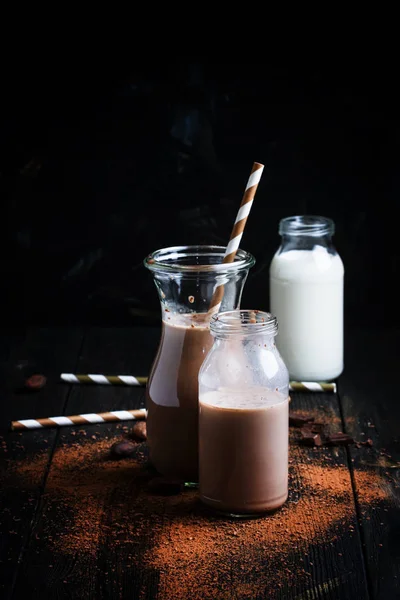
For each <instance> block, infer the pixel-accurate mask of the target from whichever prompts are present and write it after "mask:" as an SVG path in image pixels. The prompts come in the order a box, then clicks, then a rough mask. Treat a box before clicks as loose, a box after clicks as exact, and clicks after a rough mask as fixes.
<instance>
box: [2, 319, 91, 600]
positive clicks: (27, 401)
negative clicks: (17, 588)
mask: <svg viewBox="0 0 400 600" xmlns="http://www.w3.org/2000/svg"><path fill="white" fill-rule="evenodd" d="M18 338H20V336H18ZM81 342H82V332H81V331H80V330H79V329H57V328H52V329H46V328H39V329H34V330H31V331H30V332H29V333H28V335H27V336H26V338H25V339H24V340H23V341H21V340H20V339H18V343H16V344H15V345H14V347H13V348H12V350H11V352H10V354H9V355H8V356H7V358H5V360H4V361H3V362H2V377H1V382H2V390H1V393H2V402H1V429H2V431H1V435H2V438H1V440H0V441H1V442H2V444H1V447H0V473H1V474H0V478H1V490H0V515H1V519H0V528H1V532H0V540H1V543H0V590H1V594H0V595H1V598H9V597H11V594H12V589H13V585H14V580H15V577H16V573H17V569H18V563H19V561H20V560H22V558H23V555H24V549H25V544H26V543H27V542H28V540H29V539H30V534H31V525H32V521H33V520H34V518H35V515H36V512H37V510H38V506H39V503H40V499H41V495H42V491H43V485H44V482H45V478H46V475H47V468H48V464H49V461H50V459H51V455H52V450H53V446H54V443H55V440H56V431H46V432H45V433H44V434H43V432H42V431H35V432H33V431H32V432H26V433H24V434H21V433H16V432H14V433H10V432H9V431H8V429H9V424H10V421H11V420H12V419H15V418H31V417H32V418H35V417H41V416H47V415H54V414H56V413H57V414H62V411H63V409H64V406H65V402H66V399H67V395H68V391H69V390H68V387H65V386H58V385H57V384H56V383H55V382H56V380H57V375H58V373H59V372H60V369H63V368H65V367H67V366H68V367H69V368H71V369H75V367H76V363H77V357H78V354H79V349H80V345H81ZM38 372H39V373H43V374H46V375H47V376H48V377H49V380H50V381H52V382H53V383H50V384H49V385H47V386H46V387H44V388H43V389H41V390H40V391H38V392H34V393H32V392H29V391H27V390H26V389H24V388H23V383H24V379H25V376H26V375H29V374H31V373H38Z"/></svg>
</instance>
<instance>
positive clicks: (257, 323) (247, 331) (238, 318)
mask: <svg viewBox="0 0 400 600" xmlns="http://www.w3.org/2000/svg"><path fill="white" fill-rule="evenodd" d="M210 330H211V333H212V334H213V335H214V336H215V337H223V336H227V335H234V334H241V335H245V336H250V335H254V334H268V335H274V336H275V335H276V334H277V333H278V321H277V318H276V317H274V315H272V314H271V313H268V312H263V311H261V310H248V309H241V310H230V311H226V312H222V313H218V314H217V315H214V316H213V317H212V319H211V322H210Z"/></svg>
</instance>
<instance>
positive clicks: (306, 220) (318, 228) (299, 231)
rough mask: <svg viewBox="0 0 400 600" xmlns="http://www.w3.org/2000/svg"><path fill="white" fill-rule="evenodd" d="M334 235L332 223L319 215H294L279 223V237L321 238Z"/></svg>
mask: <svg viewBox="0 0 400 600" xmlns="http://www.w3.org/2000/svg"><path fill="white" fill-rule="evenodd" d="M334 233H335V223H334V221H333V220H332V219H330V218H329V217H322V216H320V215H294V216H292V217H286V218H284V219H281V220H280V221H279V234H280V235H308V236H321V235H333V234H334Z"/></svg>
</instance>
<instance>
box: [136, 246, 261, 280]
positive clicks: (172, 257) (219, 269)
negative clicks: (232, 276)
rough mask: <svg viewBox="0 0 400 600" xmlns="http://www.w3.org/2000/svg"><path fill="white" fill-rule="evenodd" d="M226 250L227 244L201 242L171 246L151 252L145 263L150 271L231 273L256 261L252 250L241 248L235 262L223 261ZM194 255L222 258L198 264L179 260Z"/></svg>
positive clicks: (199, 257)
mask: <svg viewBox="0 0 400 600" xmlns="http://www.w3.org/2000/svg"><path fill="white" fill-rule="evenodd" d="M225 250H226V248H225V246H215V245H207V244H205V245H201V244H199V245H196V246H171V247H168V248H160V249H158V250H155V251H154V252H151V253H150V254H149V255H148V256H146V258H145V259H144V261H143V263H144V266H145V267H146V268H147V269H149V270H150V271H158V272H166V273H207V272H208V273H210V272H211V273H229V272H232V271H240V270H241V269H250V267H252V266H253V265H254V264H255V262H256V259H255V258H254V256H253V255H252V254H250V252H246V251H245V250H242V249H241V248H239V249H238V250H237V252H236V256H235V259H234V261H233V262H231V263H223V262H222V259H223V257H224V255H225ZM192 256H193V258H196V259H197V260H198V261H199V260H200V259H201V257H216V258H220V259H221V260H220V262H217V263H215V264H207V263H201V262H198V263H197V264H180V263H179V260H182V261H183V260H184V259H187V258H190V257H192Z"/></svg>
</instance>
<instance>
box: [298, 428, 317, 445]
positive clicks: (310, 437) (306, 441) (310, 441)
mask: <svg viewBox="0 0 400 600" xmlns="http://www.w3.org/2000/svg"><path fill="white" fill-rule="evenodd" d="M300 442H301V443H302V444H303V445H304V446H322V439H321V436H320V435H319V433H313V432H312V431H306V430H304V429H302V430H301V438H300Z"/></svg>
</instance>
